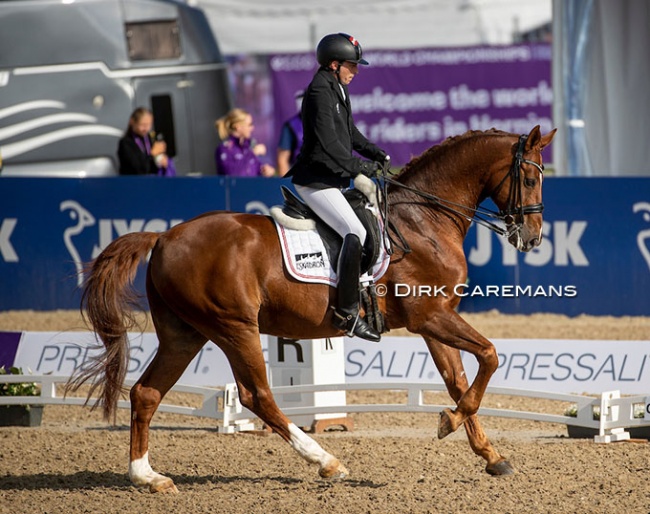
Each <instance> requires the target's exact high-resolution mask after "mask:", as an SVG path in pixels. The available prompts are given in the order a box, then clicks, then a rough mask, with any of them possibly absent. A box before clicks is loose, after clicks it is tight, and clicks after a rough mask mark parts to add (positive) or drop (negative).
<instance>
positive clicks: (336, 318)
mask: <svg viewBox="0 0 650 514" xmlns="http://www.w3.org/2000/svg"><path fill="white" fill-rule="evenodd" d="M332 324H333V325H334V326H335V327H336V328H338V329H339V330H343V331H345V335H346V336H348V337H360V338H361V339H365V340H366V341H372V342H374V343H378V342H379V341H380V340H381V334H380V333H379V332H377V331H376V330H375V329H374V328H373V327H371V326H370V325H368V324H367V323H366V322H365V320H364V319H363V318H362V317H361V314H360V313H358V312H357V314H356V315H354V314H347V315H343V314H341V313H340V312H337V310H336V309H334V314H333V316H332Z"/></svg>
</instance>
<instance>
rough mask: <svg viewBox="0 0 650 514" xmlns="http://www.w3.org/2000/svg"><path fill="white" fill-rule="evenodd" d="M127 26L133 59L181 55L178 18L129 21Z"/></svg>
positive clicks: (130, 52)
mask: <svg viewBox="0 0 650 514" xmlns="http://www.w3.org/2000/svg"><path fill="white" fill-rule="evenodd" d="M125 28H126V41H127V44H128V47H129V58H130V59H131V60H132V61H151V60H154V59H176V58H178V57H180V56H181V38H180V29H179V28H178V23H177V22H176V20H173V21H148V22H144V23H127V24H126V27H125Z"/></svg>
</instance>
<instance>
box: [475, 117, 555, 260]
mask: <svg viewBox="0 0 650 514" xmlns="http://www.w3.org/2000/svg"><path fill="white" fill-rule="evenodd" d="M556 130H557V129H553V130H552V131H551V132H549V133H548V134H546V135H544V136H542V134H541V131H540V128H539V125H537V126H536V127H535V128H534V129H533V130H531V131H530V134H528V135H525V134H524V135H522V136H520V137H519V140H518V141H517V142H516V143H515V144H514V146H513V147H512V148H513V154H514V156H513V157H512V159H511V161H510V165H509V166H510V168H509V170H508V171H507V172H505V174H504V172H503V167H501V166H500V167H499V169H498V170H497V171H495V172H493V173H492V176H491V178H490V181H489V183H488V190H491V191H492V193H491V194H490V196H491V197H492V200H493V201H494V203H496V205H497V207H499V209H500V212H499V214H500V215H501V217H502V219H503V220H504V222H505V224H506V230H507V233H508V241H509V242H510V244H511V245H512V246H514V247H515V248H517V250H520V251H522V252H528V251H530V250H532V249H533V248H535V247H536V246H538V245H539V244H540V243H541V242H542V211H543V210H544V204H543V203H542V182H543V180H544V165H543V164H542V149H544V147H546V146H548V145H549V144H550V142H551V140H552V139H553V136H555V132H556Z"/></svg>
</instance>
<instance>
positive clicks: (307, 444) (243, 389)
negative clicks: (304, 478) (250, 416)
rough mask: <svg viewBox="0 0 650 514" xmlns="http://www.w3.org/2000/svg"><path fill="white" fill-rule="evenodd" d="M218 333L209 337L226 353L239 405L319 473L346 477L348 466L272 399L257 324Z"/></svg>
mask: <svg viewBox="0 0 650 514" xmlns="http://www.w3.org/2000/svg"><path fill="white" fill-rule="evenodd" d="M229 332H231V336H230V337H228V333H229ZM220 334H221V337H219V338H218V339H213V341H215V342H216V343H217V345H218V346H219V347H220V348H221V349H222V350H223V351H224V353H225V354H226V356H227V357H228V361H229V362H230V366H231V367H232V371H233V375H234V376H235V380H236V382H237V387H238V389H239V398H240V401H241V403H242V405H243V406H244V407H246V408H247V409H249V410H250V411H252V412H254V413H255V414H256V415H257V416H258V417H259V418H260V419H261V420H262V421H264V423H266V425H267V426H269V427H270V428H271V429H273V431H274V432H277V433H278V434H279V435H280V437H282V438H283V439H284V440H285V441H287V442H288V443H289V444H290V445H291V446H292V447H293V448H294V449H295V450H296V451H297V452H298V453H299V454H300V456H301V457H303V458H304V459H305V460H306V461H307V462H309V463H312V464H318V466H319V471H318V473H319V475H320V476H321V477H323V478H344V477H346V476H347V475H348V470H347V469H345V467H344V466H343V465H342V464H341V463H340V462H339V460H338V459H337V458H336V457H334V456H333V455H331V454H329V453H327V452H326V451H325V450H323V448H321V447H320V445H319V444H318V443H317V442H316V441H314V440H313V439H312V438H311V437H309V436H308V435H307V434H305V433H304V432H303V431H302V430H300V429H299V428H298V427H297V426H296V425H295V424H293V423H292V422H291V421H290V420H289V419H288V418H287V417H286V416H285V415H284V414H283V413H282V411H281V410H280V409H279V407H278V406H277V404H276V403H275V399H274V398H273V394H272V393H271V389H270V387H269V383H268V380H267V378H266V365H265V363H264V355H263V353H262V348H261V346H260V335H259V332H258V331H257V328H255V329H253V328H251V329H249V330H245V329H242V328H241V325H240V326H238V327H237V328H234V329H233V330H232V331H229V330H224V331H223V332H220ZM215 337H216V336H215Z"/></svg>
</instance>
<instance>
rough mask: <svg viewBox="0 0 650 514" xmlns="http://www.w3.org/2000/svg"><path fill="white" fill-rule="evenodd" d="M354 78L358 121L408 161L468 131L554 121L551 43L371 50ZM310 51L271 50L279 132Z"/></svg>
mask: <svg viewBox="0 0 650 514" xmlns="http://www.w3.org/2000/svg"><path fill="white" fill-rule="evenodd" d="M364 57H365V58H367V59H368V61H369V62H370V66H360V72H359V74H358V75H357V76H356V77H355V78H354V80H353V81H352V84H351V85H350V96H351V101H352V110H353V113H354V120H355V123H356V125H357V127H358V128H359V130H360V131H361V132H363V133H364V134H365V135H366V137H368V139H370V140H371V141H372V142H374V143H376V144H377V145H379V146H380V147H382V148H384V149H385V150H386V151H387V152H388V153H389V154H390V155H391V157H392V159H393V164H395V165H397V166H401V165H404V164H405V163H406V162H408V161H409V160H410V159H411V157H413V156H415V155H419V154H421V153H422V152H423V151H425V150H426V149H428V148H429V147H430V146H432V145H435V144H438V143H440V142H441V141H442V140H444V139H446V138H447V137H450V136H455V135H458V134H462V133H464V132H466V131H467V130H487V129H490V128H497V129H500V130H505V131H508V132H514V133H524V132H525V133H528V132H529V131H530V129H531V128H532V127H534V126H535V125H537V124H539V125H541V127H542V132H543V133H546V132H548V131H549V130H551V129H552V128H553V127H552V119H551V112H552V103H553V92H552V89H551V46H550V45H549V44H534V45H531V44H527V45H516V46H503V47H467V48H444V49H420V50H399V51H392V50H391V51H388V50H387V51H374V52H367V54H364ZM316 67H317V65H316V60H315V56H314V54H313V53H309V54H283V55H273V56H271V58H270V71H271V78H272V81H273V96H274V112H275V123H276V127H275V130H276V133H278V131H279V127H280V126H281V124H282V123H283V122H284V121H285V120H286V119H288V118H289V117H291V116H292V115H293V114H294V113H295V112H296V104H295V99H294V97H295V93H296V92H297V91H299V90H301V89H304V88H306V87H307V85H308V84H309V82H310V81H311V78H312V76H313V75H314V73H315V71H316Z"/></svg>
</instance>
